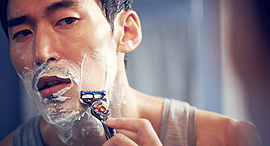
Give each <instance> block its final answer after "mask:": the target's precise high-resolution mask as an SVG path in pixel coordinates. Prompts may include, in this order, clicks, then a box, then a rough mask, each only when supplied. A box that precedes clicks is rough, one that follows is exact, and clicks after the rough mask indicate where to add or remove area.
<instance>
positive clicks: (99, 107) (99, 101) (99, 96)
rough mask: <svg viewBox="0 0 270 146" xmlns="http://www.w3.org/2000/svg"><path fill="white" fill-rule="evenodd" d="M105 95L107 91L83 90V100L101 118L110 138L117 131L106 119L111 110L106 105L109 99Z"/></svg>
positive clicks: (94, 114) (92, 112)
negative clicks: (107, 123) (108, 124)
mask: <svg viewBox="0 0 270 146" xmlns="http://www.w3.org/2000/svg"><path fill="white" fill-rule="evenodd" d="M105 96H106V92H105V91H81V100H82V101H83V102H84V103H86V104H88V105H89V107H90V109H91V114H92V115H93V116H94V117H96V118H97V119H98V120H100V122H101V123H102V126H103V128H104V131H105V136H106V138H107V140H108V139H110V138H111V137H113V136H114V135H115V134H116V131H115V129H113V128H110V127H108V126H107V125H106V120H107V119H108V118H109V116H110V110H109V108H108V106H107V105H106V101H107V99H106V98H105Z"/></svg>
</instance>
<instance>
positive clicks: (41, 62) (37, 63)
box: [35, 57, 57, 66]
mask: <svg viewBox="0 0 270 146" xmlns="http://www.w3.org/2000/svg"><path fill="white" fill-rule="evenodd" d="M56 60H57V59H56V58H53V57H51V58H49V59H47V61H46V62H44V61H40V60H37V61H35V65H38V66H40V65H41V64H43V63H49V62H51V61H56Z"/></svg>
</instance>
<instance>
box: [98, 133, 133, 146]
mask: <svg viewBox="0 0 270 146" xmlns="http://www.w3.org/2000/svg"><path fill="white" fill-rule="evenodd" d="M120 145H121V146H138V145H137V144H136V143H135V142H134V141H132V140H131V139H129V138H128V137H127V136H125V135H123V134H121V133H117V134H116V135H114V136H113V137H112V138H110V139H109V140H107V141H106V142H105V143H104V144H103V145H102V146H120Z"/></svg>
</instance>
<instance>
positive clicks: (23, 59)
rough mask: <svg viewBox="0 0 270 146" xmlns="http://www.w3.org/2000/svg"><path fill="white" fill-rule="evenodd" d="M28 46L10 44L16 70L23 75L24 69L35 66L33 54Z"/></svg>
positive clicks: (12, 60) (11, 56)
mask: <svg viewBox="0 0 270 146" xmlns="http://www.w3.org/2000/svg"><path fill="white" fill-rule="evenodd" d="M25 48H27V47H24V49H22V47H18V46H12V45H10V59H11V62H12V65H13V67H14V69H15V70H16V72H17V73H18V74H20V75H22V73H23V70H24V69H25V68H26V67H27V68H33V66H34V63H33V55H32V53H31V51H30V50H29V49H25Z"/></svg>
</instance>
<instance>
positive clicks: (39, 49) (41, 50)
mask: <svg viewBox="0 0 270 146" xmlns="http://www.w3.org/2000/svg"><path fill="white" fill-rule="evenodd" d="M58 47H59V46H58V41H57V37H56V36H55V34H54V32H53V30H51V29H50V28H49V27H46V26H45V27H40V28H38V29H37V31H36V34H35V43H34V48H35V64H37V65H41V64H43V63H49V62H50V61H56V60H58V59H59V57H60V56H59V53H58V50H57V48H58Z"/></svg>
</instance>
